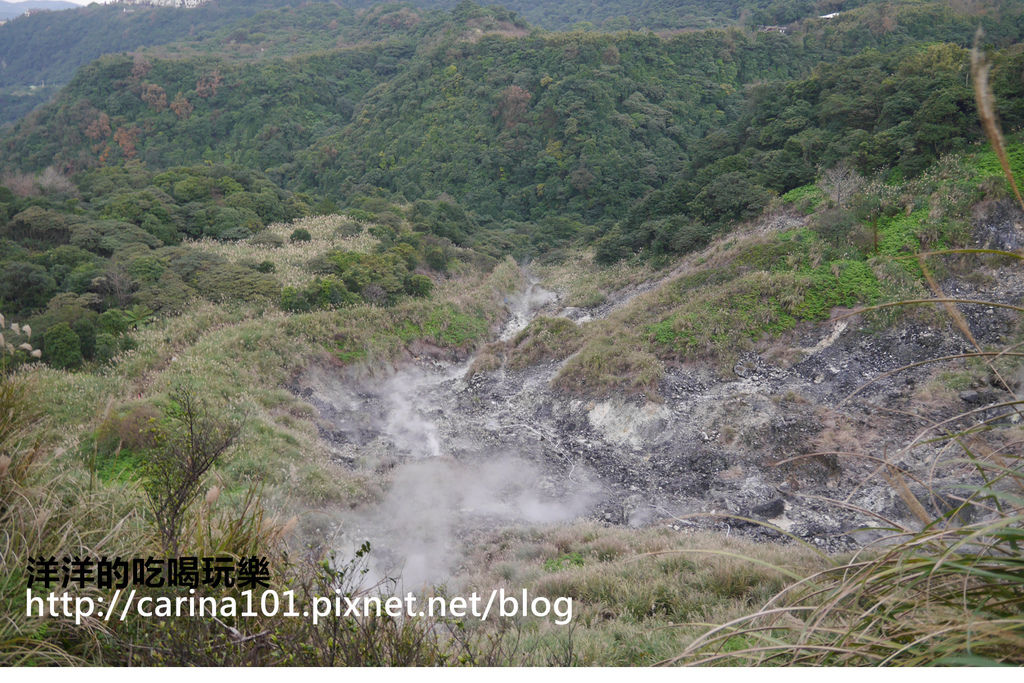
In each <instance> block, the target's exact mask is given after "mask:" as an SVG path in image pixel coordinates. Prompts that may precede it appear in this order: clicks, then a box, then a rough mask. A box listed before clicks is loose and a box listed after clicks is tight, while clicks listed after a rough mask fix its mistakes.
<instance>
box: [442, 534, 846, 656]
mask: <svg viewBox="0 0 1024 683" xmlns="http://www.w3.org/2000/svg"><path fill="white" fill-rule="evenodd" d="M466 564H467V566H468V567H469V570H468V571H467V572H466V573H465V575H464V576H463V577H460V578H462V579H464V580H465V582H466V583H467V584H468V585H469V586H472V587H474V588H477V589H487V590H489V589H490V588H491V587H502V586H503V587H505V588H506V590H509V589H511V590H514V591H521V590H522V589H523V588H524V587H525V588H527V589H528V590H529V592H530V594H531V595H538V596H541V595H542V596H546V597H548V598H550V599H552V600H553V599H555V598H558V597H563V596H565V597H572V598H573V623H574V624H576V627H575V628H574V629H571V633H569V627H566V626H557V625H554V624H552V623H549V622H545V621H543V620H540V621H538V622H537V623H534V624H532V625H530V626H529V628H526V627H524V628H523V629H522V633H523V635H521V636H520V637H523V638H526V641H527V642H526V643H524V646H523V647H521V648H520V651H521V653H522V654H521V657H520V659H519V660H517V663H535V662H533V661H532V660H530V653H531V652H532V651H533V650H535V649H539V650H541V651H545V652H550V651H551V650H552V649H554V645H555V644H556V643H560V642H562V641H563V640H564V639H566V638H568V639H570V640H571V646H572V650H573V652H574V654H575V663H577V664H581V665H604V666H611V665H651V664H654V663H656V662H658V661H660V660H662V659H665V658H667V657H669V656H671V654H673V653H675V652H678V650H679V648H681V647H683V646H685V644H687V643H689V642H690V641H691V640H693V639H694V638H695V637H697V636H698V635H700V634H701V633H702V632H703V631H704V630H705V628H706V627H705V625H706V624H709V623H716V622H718V621H721V620H728V619H732V618H735V617H737V616H740V615H742V614H744V613H745V612H746V611H747V610H749V608H750V606H751V605H753V604H760V603H761V602H763V601H764V600H767V599H768V598H769V597H770V596H771V595H772V594H773V593H774V592H776V591H778V590H780V589H781V588H783V587H785V586H786V585H788V584H789V583H791V582H792V581H793V580H794V579H795V578H798V577H800V576H804V575H806V574H808V573H812V572H815V571H819V570H821V569H822V568H824V567H826V566H828V564H829V563H828V561H827V560H825V559H823V558H822V557H821V556H820V555H819V554H817V553H816V552H814V551H812V550H810V549H807V548H804V547H802V546H799V545H795V544H794V545H781V544H757V543H754V542H751V541H747V540H744V539H738V538H723V537H721V536H718V535H712V534H704V533H687V532H680V531H675V530H673V529H670V528H668V527H664V526H662V527H654V528H647V529H624V528H618V527H602V526H600V525H597V524H595V523H592V522H583V523H578V524H575V525H572V526H568V527H551V528H523V529H511V530H506V531H503V532H501V533H500V534H496V535H495V536H494V537H492V538H490V539H488V540H487V541H486V542H485V543H483V544H481V545H480V546H478V547H477V548H476V549H475V553H474V555H473V556H472V557H471V558H469V559H468V560H467V563H466Z"/></svg>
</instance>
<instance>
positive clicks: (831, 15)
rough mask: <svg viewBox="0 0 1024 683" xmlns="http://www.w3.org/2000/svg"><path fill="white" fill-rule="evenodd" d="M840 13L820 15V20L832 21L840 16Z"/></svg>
mask: <svg viewBox="0 0 1024 683" xmlns="http://www.w3.org/2000/svg"><path fill="white" fill-rule="evenodd" d="M839 14H840V13H839V12H833V13H832V14H821V15H818V18H819V19H832V18H835V17H838V16H839Z"/></svg>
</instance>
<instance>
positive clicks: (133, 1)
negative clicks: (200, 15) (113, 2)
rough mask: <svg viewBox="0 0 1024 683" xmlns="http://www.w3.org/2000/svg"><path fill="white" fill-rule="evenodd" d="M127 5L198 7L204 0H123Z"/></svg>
mask: <svg viewBox="0 0 1024 683" xmlns="http://www.w3.org/2000/svg"><path fill="white" fill-rule="evenodd" d="M123 1H124V2H125V4H127V5H150V6H152V7H182V8H186V9H189V8H192V7H199V6H200V5H202V4H203V3H205V2H206V0H123Z"/></svg>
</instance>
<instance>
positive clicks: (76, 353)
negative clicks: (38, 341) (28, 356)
mask: <svg viewBox="0 0 1024 683" xmlns="http://www.w3.org/2000/svg"><path fill="white" fill-rule="evenodd" d="M43 357H44V358H45V359H46V361H47V362H49V364H50V365H52V366H53V367H55V368H57V369H59V370H75V369H77V368H79V367H81V365H82V361H83V358H82V348H81V342H80V340H79V338H78V335H77V334H75V331H74V330H72V329H71V326H70V325H68V324H67V323H59V324H57V325H54V326H53V327H51V328H50V329H48V330H46V332H45V333H44V334H43Z"/></svg>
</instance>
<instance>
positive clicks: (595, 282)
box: [532, 249, 658, 308]
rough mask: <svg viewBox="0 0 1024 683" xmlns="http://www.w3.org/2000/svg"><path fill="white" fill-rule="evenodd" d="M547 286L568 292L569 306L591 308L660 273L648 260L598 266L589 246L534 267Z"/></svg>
mask: <svg viewBox="0 0 1024 683" xmlns="http://www.w3.org/2000/svg"><path fill="white" fill-rule="evenodd" d="M532 267H533V269H534V270H535V271H536V272H537V274H538V275H539V276H540V278H541V280H542V282H543V283H544V286H545V287H548V288H549V289H554V290H556V291H559V292H566V293H567V296H566V305H568V306H577V307H580V308H589V307H591V306H598V305H600V304H602V303H604V302H605V301H606V300H607V298H608V296H609V295H610V294H612V293H613V292H617V291H619V290H621V289H623V288H625V287H628V286H630V285H636V284H640V283H642V282H646V281H648V280H650V279H651V278H653V277H655V276H656V275H657V272H658V271H657V270H656V269H655V268H654V267H653V266H651V264H650V263H649V262H648V261H640V260H623V261H619V262H617V263H614V264H612V265H610V266H598V265H597V264H596V263H595V261H594V252H593V250H592V249H587V250H584V251H581V252H579V253H575V254H572V255H571V256H570V257H567V258H565V259H564V260H561V261H559V262H556V263H543V264H537V265H534V266H532Z"/></svg>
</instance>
